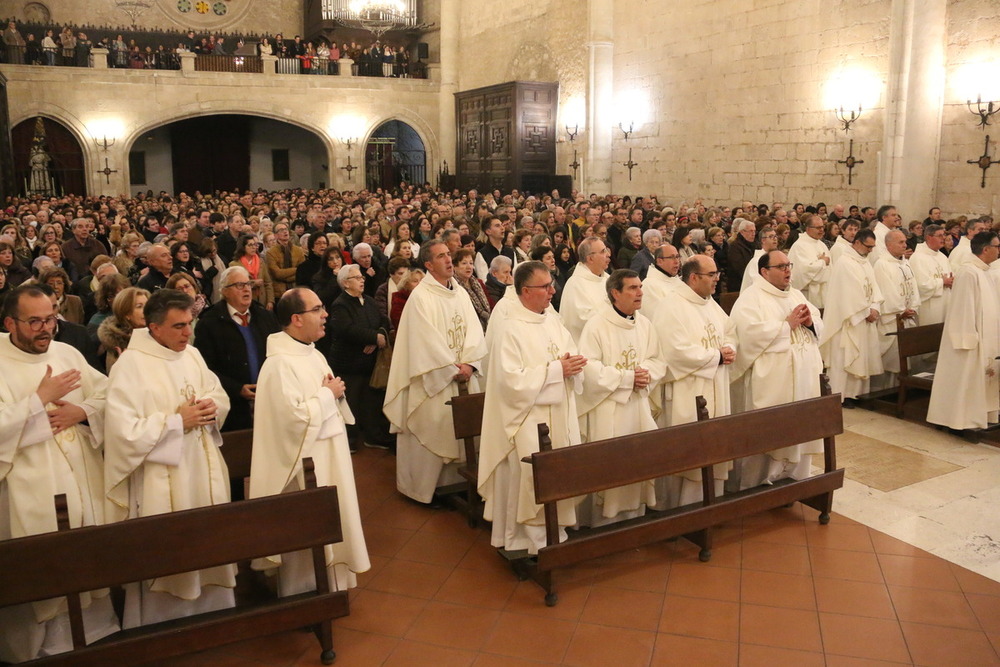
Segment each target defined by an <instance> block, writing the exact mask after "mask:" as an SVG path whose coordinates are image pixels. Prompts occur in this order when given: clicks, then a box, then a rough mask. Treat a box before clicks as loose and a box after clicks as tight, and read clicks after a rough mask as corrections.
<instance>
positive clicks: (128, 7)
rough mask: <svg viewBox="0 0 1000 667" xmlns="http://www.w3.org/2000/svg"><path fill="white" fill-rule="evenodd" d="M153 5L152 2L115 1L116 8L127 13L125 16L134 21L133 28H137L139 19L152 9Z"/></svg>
mask: <svg viewBox="0 0 1000 667" xmlns="http://www.w3.org/2000/svg"><path fill="white" fill-rule="evenodd" d="M152 6H153V3H152V2H151V1H150V0H115V7H116V8H117V9H120V10H121V11H123V12H125V15H126V16H128V17H129V19H131V21H132V27H133V28H134V27H135V26H136V23H138V21H139V17H140V16H142V15H143V14H145V13H146V10H148V9H150V8H151V7H152Z"/></svg>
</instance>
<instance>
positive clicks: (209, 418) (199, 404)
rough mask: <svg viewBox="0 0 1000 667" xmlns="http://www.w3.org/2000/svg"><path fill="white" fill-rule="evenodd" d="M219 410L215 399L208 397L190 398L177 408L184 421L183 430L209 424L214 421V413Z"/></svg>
mask: <svg viewBox="0 0 1000 667" xmlns="http://www.w3.org/2000/svg"><path fill="white" fill-rule="evenodd" d="M218 411H219V408H218V406H216V405H215V401H213V400H212V399H210V398H202V399H191V400H190V401H189V402H187V403H182V404H181V406H180V407H179V408H177V414H179V415H180V416H181V419H182V420H183V422H184V430H185V431H190V430H191V429H193V428H200V427H202V426H211V425H212V424H214V423H215V415H216V413H217V412H218Z"/></svg>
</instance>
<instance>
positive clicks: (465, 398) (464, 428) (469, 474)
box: [448, 382, 486, 528]
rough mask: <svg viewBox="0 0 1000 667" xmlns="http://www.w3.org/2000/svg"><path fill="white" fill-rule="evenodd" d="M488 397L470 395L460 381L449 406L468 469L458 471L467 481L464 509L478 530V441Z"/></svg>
mask: <svg viewBox="0 0 1000 667" xmlns="http://www.w3.org/2000/svg"><path fill="white" fill-rule="evenodd" d="M485 399H486V394H483V393H479V394H470V393H469V385H468V383H467V382H460V383H459V385H458V395H457V396H453V397H452V399H451V400H450V401H448V405H450V406H451V421H452V424H453V425H454V427H455V439H456V440H462V441H463V444H464V446H465V466H464V467H463V468H461V469H460V470H459V471H458V472H459V474H460V475H461V476H462V477H463V478H464V479H465V482H466V485H465V493H466V498H465V503H464V505H465V506H464V507H463V508H462V509H463V510H465V514H466V517H467V518H468V521H469V527H470V528H475V527H476V526H478V525H479V522H480V520H481V519H482V517H483V500H482V498H480V497H479V453H478V452H477V451H476V438H477V437H479V435H480V433H482V430H483V406H484V405H485Z"/></svg>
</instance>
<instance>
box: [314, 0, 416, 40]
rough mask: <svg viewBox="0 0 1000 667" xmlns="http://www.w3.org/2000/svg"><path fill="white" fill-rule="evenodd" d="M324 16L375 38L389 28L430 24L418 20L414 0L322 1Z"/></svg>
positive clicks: (407, 28)
mask: <svg viewBox="0 0 1000 667" xmlns="http://www.w3.org/2000/svg"><path fill="white" fill-rule="evenodd" d="M323 18H324V19H327V20H331V21H336V22H337V23H339V24H341V25H343V26H345V27H348V28H357V29H360V30H367V31H368V32H370V33H372V34H373V35H375V38H376V39H380V38H381V37H382V35H384V34H385V33H387V32H389V31H390V30H423V29H426V28H429V27H430V26H431V25H433V24H427V23H420V21H419V20H418V19H417V0H324V2H323Z"/></svg>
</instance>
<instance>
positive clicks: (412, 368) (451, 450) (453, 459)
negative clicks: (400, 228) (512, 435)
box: [384, 241, 486, 505]
mask: <svg viewBox="0 0 1000 667" xmlns="http://www.w3.org/2000/svg"><path fill="white" fill-rule="evenodd" d="M419 261H420V264H421V266H423V267H424V268H425V269H426V270H427V275H426V276H424V279H423V280H422V281H421V282H420V283H419V284H418V285H417V286H416V287H415V288H414V289H413V291H412V292H410V296H409V298H408V299H407V301H406V308H404V309H403V317H402V319H400V322H399V328H398V329H397V334H396V345H395V347H394V350H393V357H392V366H391V367H390V369H389V381H388V384H387V386H386V394H385V404H384V412H385V416H386V417H388V419H389V422H390V423H391V424H392V428H391V429H390V430H391V432H393V433H397V434H398V436H397V438H396V488H397V489H398V490H399V492H400V493H402V494H403V495H405V496H407V497H408V498H412V499H413V500H415V501H417V502H419V503H425V504H431V505H435V504H436V502H435V500H434V493H435V490H436V489H437V488H438V487H441V486H447V485H449V484H453V483H457V482H459V481H460V480H461V479H462V478H461V476H460V475H459V472H458V469H459V467H460V464H461V463H462V459H463V458H464V456H465V453H464V451H465V450H464V445H463V443H462V442H461V441H459V440H456V439H455V432H454V430H453V429H452V421H451V408H450V407H449V406H448V405H447V402H448V401H449V400H450V399H451V397H452V396H456V395H457V394H458V390H459V382H467V383H468V389H469V393H476V392H478V391H479V380H478V379H477V377H476V369H477V368H479V367H481V363H482V359H483V357H484V356H485V354H486V342H485V338H484V335H483V328H482V326H481V325H480V324H479V316H478V315H476V309H475V308H474V307H473V305H472V300H471V298H470V297H469V293H468V292H466V291H465V290H464V289H462V286H461V285H459V284H458V282H457V281H456V280H455V279H454V278H453V274H454V266H453V265H452V262H451V252H450V251H449V250H448V246H447V245H445V244H444V243H441V242H440V241H431V242H428V243H425V244H424V245H422V246H420V257H419Z"/></svg>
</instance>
